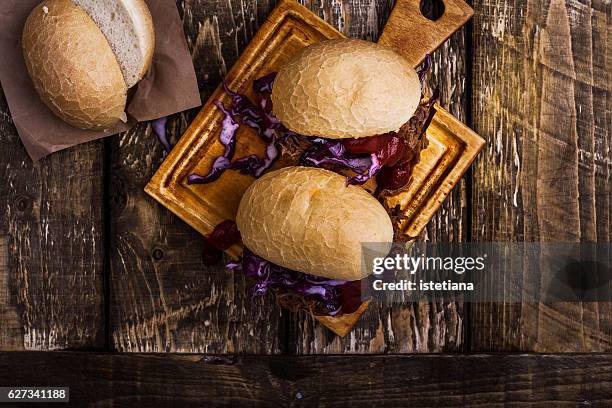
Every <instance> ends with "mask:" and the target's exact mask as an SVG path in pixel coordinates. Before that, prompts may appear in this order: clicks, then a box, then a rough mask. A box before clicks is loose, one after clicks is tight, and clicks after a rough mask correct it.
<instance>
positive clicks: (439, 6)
mask: <svg viewBox="0 0 612 408" xmlns="http://www.w3.org/2000/svg"><path fill="white" fill-rule="evenodd" d="M420 9H421V14H422V15H423V16H424V17H425V18H427V19H429V20H431V21H436V20H437V19H439V18H440V17H442V16H443V15H444V1H442V0H421V3H420Z"/></svg>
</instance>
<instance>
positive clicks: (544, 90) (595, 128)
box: [471, 0, 612, 352]
mask: <svg viewBox="0 0 612 408" xmlns="http://www.w3.org/2000/svg"><path fill="white" fill-rule="evenodd" d="M474 9H475V12H476V15H475V18H474V47H473V48H474V70H473V79H474V93H473V121H474V128H475V130H476V131H477V132H478V133H479V134H480V135H482V136H483V137H485V138H486V139H488V144H487V147H486V149H485V151H483V153H482V154H481V155H480V158H479V159H478V161H477V163H476V165H475V168H474V210H473V214H474V218H473V235H474V238H475V239H477V240H480V241H514V240H516V241H556V240H561V241H604V242H606V241H609V240H610V238H611V237H610V167H611V165H610V163H611V159H612V156H611V153H610V90H611V89H610V84H611V81H610V71H611V68H612V61H611V59H610V55H611V51H610V50H611V49H610V42H609V38H610V36H609V33H610V30H611V27H612V6H611V4H610V2H600V1H594V2H584V1H579V0H550V1H548V0H532V1H524V0H501V1H494V2H488V1H487V2H483V1H480V0H477V1H475V2H474ZM516 273H517V274H520V273H521V271H516ZM524 279H533V278H532V277H529V276H525V277H524ZM611 312H612V304H610V303H603V302H602V303H582V304H581V303H574V304H569V303H556V304H549V305H544V304H536V305H533V304H522V305H519V304H508V303H506V304H496V305H490V304H483V305H474V307H473V308H472V313H471V320H472V323H471V327H472V339H473V341H472V349H473V350H475V351H479V350H495V351H505V350H533V351H544V352H553V351H610V350H612V322H611V321H610V319H609V316H610V313H611Z"/></svg>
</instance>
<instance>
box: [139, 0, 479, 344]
mask: <svg viewBox="0 0 612 408" xmlns="http://www.w3.org/2000/svg"><path fill="white" fill-rule="evenodd" d="M418 4H419V2H418V1H417V0H399V1H398V3H397V5H396V6H395V8H394V10H393V12H392V14H391V17H390V19H389V23H388V25H387V28H385V30H384V32H383V34H382V36H381V39H380V42H381V43H383V44H385V45H387V46H389V47H391V48H394V49H396V50H397V51H398V52H400V53H402V54H403V55H405V56H406V58H407V59H408V60H409V61H411V62H412V63H413V65H415V66H416V65H418V64H419V63H420V62H421V61H422V60H423V58H424V57H425V55H426V54H427V53H428V52H432V51H433V50H434V49H436V48H437V47H438V46H439V45H440V44H442V42H444V41H445V40H446V39H447V38H448V37H449V36H450V35H451V34H452V33H453V32H454V31H456V30H457V29H458V28H459V27H461V26H462V25H463V24H464V23H465V22H466V21H467V20H468V19H469V17H470V16H471V14H472V10H471V9H470V7H469V6H468V5H467V4H465V3H464V2H463V1H461V0H446V2H445V14H444V15H443V16H442V17H441V18H440V19H438V20H436V21H435V22H434V21H430V20H428V19H426V18H425V17H423V16H422V15H421V14H420V11H419V6H418ZM342 37H343V35H342V34H341V33H340V32H338V31H337V30H336V29H335V28H333V27H332V26H330V25H329V24H327V23H326V22H325V21H323V20H322V19H320V18H319V17H318V16H316V15H315V14H313V13H312V12H310V11H309V10H308V9H306V8H305V7H302V6H301V5H299V4H298V3H297V2H295V1H294V0H282V1H281V2H280V3H279V5H278V6H277V7H276V8H275V9H274V11H273V12H272V13H271V14H270V16H269V17H268V19H267V20H266V22H265V23H264V24H263V25H262V27H261V29H260V30H259V31H258V32H257V34H256V35H255V37H254V38H253V40H252V42H251V43H250V44H249V46H248V47H247V48H246V50H245V51H244V53H243V54H242V55H241V57H240V58H239V60H238V61H237V62H236V64H235V65H234V66H233V68H232V69H231V70H230V72H229V73H228V74H227V76H226V81H227V82H228V84H229V87H230V88H231V89H233V90H235V91H238V92H240V93H243V94H246V95H248V96H250V97H253V92H252V90H251V85H252V82H253V80H255V79H257V78H259V77H261V76H263V75H265V74H267V73H269V72H273V71H277V70H278V69H279V68H280V67H281V66H282V65H283V64H284V63H285V62H286V61H287V60H289V59H290V58H291V57H292V56H293V55H294V54H295V53H296V52H297V51H299V50H300V49H302V48H304V47H306V46H308V45H310V44H313V43H316V42H318V41H321V40H323V39H329V38H342ZM213 101H222V102H223V103H224V104H226V105H229V104H230V99H229V97H228V96H227V95H226V94H225V92H224V91H223V89H222V88H221V87H219V88H217V90H216V91H215V92H214V93H213V94H212V96H211V97H210V99H209V100H208V102H207V103H206V104H205V105H204V107H203V108H202V110H201V112H200V113H199V114H198V116H197V117H196V118H195V120H194V121H193V123H192V124H191V126H190V127H189V128H188V129H187V131H186V132H185V134H184V135H183V136H182V137H181V139H180V141H179V142H178V144H177V145H176V146H175V147H174V148H173V149H172V151H171V152H170V154H169V155H168V157H167V158H166V160H165V161H164V162H163V163H162V165H161V166H160V168H159V169H158V171H157V172H156V173H155V175H154V176H153V178H152V179H151V181H150V182H149V184H148V185H147V186H146V188H145V191H146V192H147V193H148V194H150V195H151V196H152V197H154V198H155V199H156V200H157V201H159V202H160V203H161V204H162V205H164V206H165V207H167V208H168V209H170V210H171V211H172V212H174V213H175V214H176V215H177V216H179V217H180V218H181V219H183V220H184V221H185V222H187V223H188V224H189V225H191V226H192V227H193V228H195V229H196V230H197V231H199V232H200V233H202V234H204V235H207V234H209V233H210V232H211V231H212V230H213V228H214V227H215V225H217V224H218V223H219V222H221V221H223V220H226V219H232V220H233V219H235V216H236V212H237V209H238V204H239V203H240V198H241V197H242V194H243V193H244V191H245V190H246V188H247V187H248V186H249V185H250V184H251V183H252V182H253V178H251V177H250V176H245V175H241V174H239V173H238V172H236V171H231V170H230V171H226V172H225V173H224V174H223V175H222V176H221V178H219V179H218V180H217V181H215V182H214V183H210V184H205V185H189V184H187V180H186V179H187V176H188V175H190V174H192V173H200V174H206V173H207V172H208V171H209V169H210V166H211V163H212V161H213V160H214V158H215V157H216V156H218V155H220V154H221V153H222V152H223V147H222V146H221V144H220V143H219V141H218V136H219V132H220V127H221V121H222V119H223V115H222V113H221V112H220V111H219V109H217V108H216V107H215V106H214V105H213ZM437 110H438V111H437V113H436V115H435V117H434V119H433V121H432V123H431V125H430V126H429V129H428V130H427V137H428V139H429V146H428V148H427V149H425V150H424V151H423V152H422V153H421V159H420V161H419V164H418V165H417V166H416V168H415V169H414V174H413V180H412V183H411V185H410V188H409V189H408V190H407V191H404V192H402V193H401V194H398V195H396V196H394V197H392V198H390V199H389V204H390V205H392V206H395V205H396V204H399V205H400V208H401V209H402V212H403V213H404V215H405V216H406V218H405V220H404V221H403V224H402V227H403V228H404V229H405V231H406V233H407V234H409V235H411V236H416V235H418V234H419V232H420V231H421V230H422V229H423V228H424V227H425V225H426V224H427V222H428V221H429V220H430V219H431V217H432V216H433V214H434V213H435V212H436V210H437V209H438V208H439V207H440V204H441V203H442V202H443V201H444V199H445V198H446V197H447V195H448V194H449V193H450V191H451V189H452V188H453V186H454V185H455V184H456V183H457V182H458V181H459V179H460V178H461V176H462V175H463V174H464V172H465V171H466V170H467V168H468V167H469V166H470V164H471V163H472V161H473V160H474V158H475V157H476V155H477V154H478V152H479V151H480V149H481V148H482V147H483V145H484V140H483V139H482V138H480V137H479V136H478V135H476V134H475V133H474V132H473V131H471V130H470V129H469V128H468V127H466V126H465V125H463V124H462V123H461V122H459V121H458V120H457V119H456V118H454V117H453V116H452V115H450V114H449V113H448V112H447V111H445V110H444V109H442V108H441V107H439V106H437ZM253 153H254V154H258V155H260V156H263V154H264V144H263V143H262V142H261V140H260V139H259V137H258V136H257V134H256V132H255V131H253V130H252V129H250V128H248V127H246V126H241V127H240V129H239V130H238V136H237V149H236V155H235V157H237V158H239V157H243V156H246V155H249V154H253ZM293 164H295V163H293V162H291V161H290V159H288V158H281V159H280V160H279V161H278V162H277V163H276V165H275V166H274V168H280V167H284V166H288V165H293ZM240 251H241V248H240V247H238V246H234V247H232V248H230V250H229V251H228V253H229V254H230V255H232V256H237V255H238V254H239V253H240ZM368 303H369V302H367V303H364V304H363V305H362V307H361V308H360V309H359V310H357V312H355V313H353V314H351V315H344V316H341V317H337V318H333V317H318V320H319V321H320V322H321V323H322V324H324V325H325V326H327V327H328V328H329V329H331V330H332V331H334V332H335V333H337V334H338V335H340V336H344V335H346V334H347V333H348V332H349V331H350V329H351V328H352V327H353V325H354V324H355V323H356V322H357V320H359V317H360V316H361V315H362V314H363V312H364V311H365V310H366V308H367V306H368Z"/></svg>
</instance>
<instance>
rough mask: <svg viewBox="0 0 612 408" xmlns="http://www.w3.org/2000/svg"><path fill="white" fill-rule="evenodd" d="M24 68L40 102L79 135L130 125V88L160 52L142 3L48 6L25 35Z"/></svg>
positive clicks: (121, 0)
mask: <svg viewBox="0 0 612 408" xmlns="http://www.w3.org/2000/svg"><path fill="white" fill-rule="evenodd" d="M22 49H23V56H24V60H25V65H26V68H27V70H28V73H29V74H30V77H31V78H32V82H33V84H34V88H35V89H36V91H37V92H38V94H39V96H40V98H41V100H42V101H43V102H44V103H45V105H47V106H48V107H49V109H50V110H51V111H52V112H53V113H54V114H55V115H57V116H58V117H60V118H61V119H63V120H64V121H65V122H67V123H69V124H70V125H72V126H75V127H78V128H81V129H108V128H110V127H112V126H114V125H116V124H117V123H118V122H120V121H123V122H126V121H127V115H126V113H125V107H126V103H127V95H128V90H129V88H131V87H133V86H134V85H136V83H138V81H140V80H141V79H142V78H143V77H144V76H145V74H146V73H147V71H148V70H149V68H150V66H151V63H152V60H153V52H154V49H155V33H154V29H153V20H152V17H151V13H150V12H149V9H148V8H147V5H146V3H145V2H144V0H105V1H99V0H45V1H43V2H42V3H40V4H39V5H38V6H37V7H35V8H34V9H33V10H32V12H31V13H30V15H29V16H28V18H27V20H26V23H25V26H24V30H23V35H22Z"/></svg>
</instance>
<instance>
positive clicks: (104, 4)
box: [73, 0, 155, 88]
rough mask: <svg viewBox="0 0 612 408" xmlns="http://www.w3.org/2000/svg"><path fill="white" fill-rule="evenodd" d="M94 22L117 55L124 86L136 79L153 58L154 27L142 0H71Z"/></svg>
mask: <svg viewBox="0 0 612 408" xmlns="http://www.w3.org/2000/svg"><path fill="white" fill-rule="evenodd" d="M73 1H74V3H75V4H77V5H78V6H80V7H81V8H83V9H84V10H85V12H86V13H87V14H88V15H89V16H90V17H91V18H92V19H93V20H94V22H95V23H96V24H97V25H98V27H99V28H100V30H101V31H102V33H103V34H104V36H105V37H106V39H107V40H108V42H109V44H110V47H111V49H112V50H113V52H114V53H115V55H116V56H117V62H119V66H120V67H121V72H122V73H123V78H124V79H125V83H126V84H127V87H128V88H131V87H132V86H134V85H136V83H138V81H140V80H141V79H142V78H143V77H144V76H145V74H146V73H147V71H148V70H149V68H150V67H151V62H152V61H153V52H154V51H155V30H154V27H153V18H152V17H151V13H150V11H149V8H148V7H147V4H146V3H145V2H144V0H104V1H100V0H73Z"/></svg>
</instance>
